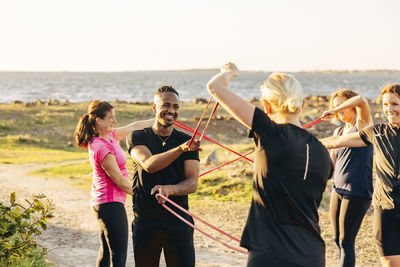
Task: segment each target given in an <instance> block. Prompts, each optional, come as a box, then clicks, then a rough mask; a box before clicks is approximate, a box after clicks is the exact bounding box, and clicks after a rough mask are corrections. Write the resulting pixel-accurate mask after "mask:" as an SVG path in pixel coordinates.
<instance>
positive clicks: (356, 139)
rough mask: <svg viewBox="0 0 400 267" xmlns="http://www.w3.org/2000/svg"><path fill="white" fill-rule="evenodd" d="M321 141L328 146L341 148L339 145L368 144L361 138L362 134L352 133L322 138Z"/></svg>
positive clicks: (328, 147) (361, 145)
mask: <svg viewBox="0 0 400 267" xmlns="http://www.w3.org/2000/svg"><path fill="white" fill-rule="evenodd" d="M320 141H321V143H322V144H323V145H324V146H325V147H326V148H327V149H332V148H339V147H363V146H367V144H365V143H364V141H363V140H362V139H361V137H360V134H359V133H358V132H356V133H350V134H347V135H343V136H331V137H327V138H324V139H321V140H320Z"/></svg>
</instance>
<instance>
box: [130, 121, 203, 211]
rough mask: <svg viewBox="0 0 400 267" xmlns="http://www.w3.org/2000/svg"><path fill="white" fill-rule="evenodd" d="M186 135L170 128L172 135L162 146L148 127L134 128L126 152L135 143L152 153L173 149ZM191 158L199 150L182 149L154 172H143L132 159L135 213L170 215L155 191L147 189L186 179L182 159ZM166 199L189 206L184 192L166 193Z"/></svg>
mask: <svg viewBox="0 0 400 267" xmlns="http://www.w3.org/2000/svg"><path fill="white" fill-rule="evenodd" d="M189 139H190V136H189V135H187V134H185V133H182V132H179V131H177V130H175V129H173V130H172V133H171V135H170V136H169V137H168V139H166V141H165V146H163V145H162V141H161V139H160V137H159V136H157V135H156V134H155V133H154V131H153V129H152V128H151V127H149V128H145V129H143V130H138V131H134V132H133V133H132V134H131V135H130V136H128V138H127V146H128V151H129V154H130V152H131V149H132V148H133V147H134V146H139V145H144V146H146V147H147V148H148V149H149V150H150V151H151V153H152V154H153V155H155V154H160V153H164V152H166V151H168V150H170V149H173V148H175V147H177V146H179V145H180V144H182V143H184V142H185V141H187V140H189ZM191 159H193V160H199V152H198V151H189V152H184V153H182V154H181V155H180V156H179V157H178V158H177V159H176V160H175V161H173V162H172V163H171V164H170V165H169V166H168V167H166V168H165V169H163V170H160V171H158V172H156V173H153V174H151V173H148V172H146V171H145V170H143V168H142V167H141V166H140V165H139V164H137V163H136V162H135V161H133V167H134V173H133V197H132V199H133V211H134V213H135V217H142V218H162V217H169V216H173V215H172V214H171V213H170V212H169V211H167V210H166V209H165V208H164V207H162V206H161V205H160V204H158V203H157V199H156V198H155V196H154V195H151V194H150V192H151V189H152V188H153V187H154V186H155V185H167V184H177V183H179V182H181V181H183V180H184V179H185V176H184V161H185V160H191ZM169 199H171V200H172V201H174V202H175V203H177V204H178V205H180V206H181V207H183V208H185V209H188V208H189V206H188V197H187V196H169Z"/></svg>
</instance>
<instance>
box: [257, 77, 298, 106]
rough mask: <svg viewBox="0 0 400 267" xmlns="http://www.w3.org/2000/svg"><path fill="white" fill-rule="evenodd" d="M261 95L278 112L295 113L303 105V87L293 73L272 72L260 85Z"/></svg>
mask: <svg viewBox="0 0 400 267" xmlns="http://www.w3.org/2000/svg"><path fill="white" fill-rule="evenodd" d="M261 97H262V99H265V100H267V101H268V102H269V103H270V104H271V105H272V106H273V110H275V111H276V112H279V113H297V112H300V111H301V107H302V105H303V88H302V87H301V85H300V83H299V82H298V81H297V80H296V78H295V77H294V76H293V75H290V74H286V73H278V72H274V73H272V74H271V75H270V76H269V77H268V79H267V80H266V81H265V82H264V84H263V85H262V86H261Z"/></svg>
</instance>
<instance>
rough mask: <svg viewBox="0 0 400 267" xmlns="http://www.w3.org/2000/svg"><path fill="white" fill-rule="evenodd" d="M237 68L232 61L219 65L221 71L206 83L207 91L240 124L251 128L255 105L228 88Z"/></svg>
mask: <svg viewBox="0 0 400 267" xmlns="http://www.w3.org/2000/svg"><path fill="white" fill-rule="evenodd" d="M238 72H239V70H238V68H237V67H236V65H235V64H233V63H227V64H225V65H224V66H223V67H221V72H220V73H218V74H217V75H215V76H214V77H212V78H211V80H210V81H209V82H208V84H207V89H208V92H209V93H210V94H211V95H212V96H213V97H214V98H215V99H216V100H217V101H218V102H219V103H220V104H221V105H222V106H223V107H224V108H225V109H226V110H227V111H228V112H229V113H230V114H231V115H232V116H233V117H234V118H235V119H236V120H238V121H239V122H240V123H241V124H243V125H244V126H246V127H247V128H249V129H251V126H252V123H253V115H254V110H255V106H254V105H252V104H250V103H249V102H248V101H246V100H245V99H243V98H241V97H240V96H238V95H236V94H235V93H233V92H232V91H231V90H229V89H228V86H229V83H230V82H231V80H232V78H233V77H237V76H238Z"/></svg>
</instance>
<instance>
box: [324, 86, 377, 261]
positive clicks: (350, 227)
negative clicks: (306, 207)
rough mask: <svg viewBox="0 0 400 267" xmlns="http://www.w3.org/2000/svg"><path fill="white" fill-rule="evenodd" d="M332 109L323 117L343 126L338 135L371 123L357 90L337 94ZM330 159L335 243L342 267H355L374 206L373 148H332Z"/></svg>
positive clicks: (331, 104) (331, 205)
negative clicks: (359, 242)
mask: <svg viewBox="0 0 400 267" xmlns="http://www.w3.org/2000/svg"><path fill="white" fill-rule="evenodd" d="M349 99H351V100H349ZM348 100H349V101H351V103H349V102H348ZM346 101H347V102H346ZM344 102H346V103H344ZM343 103H344V104H343ZM330 108H331V110H328V111H326V112H325V113H324V115H327V116H328V117H333V118H334V119H333V120H334V121H336V120H338V119H339V120H340V121H342V122H343V123H344V125H343V126H341V127H338V128H337V129H335V131H334V135H336V136H342V135H347V134H349V133H353V132H357V131H358V129H362V128H365V127H366V126H369V125H371V124H372V118H371V115H370V110H369V106H368V103H367V101H366V100H365V99H363V98H362V97H360V96H359V95H358V94H357V93H356V92H354V91H351V90H348V89H343V90H338V91H336V92H334V93H333V94H332V96H331V98H330ZM331 158H332V162H333V164H334V165H335V173H334V176H333V177H334V178H333V190H332V194H331V203H330V211H331V221H332V227H333V234H334V241H335V243H336V245H337V247H338V248H339V258H340V266H345V267H352V266H354V265H355V240H356V236H357V233H358V230H359V229H360V226H361V222H362V220H363V218H364V215H365V214H366V212H367V210H368V208H369V206H370V204H371V198H372V192H373V185H372V162H373V147H372V145H370V146H366V147H354V148H352V147H342V148H337V149H332V150H331Z"/></svg>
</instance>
